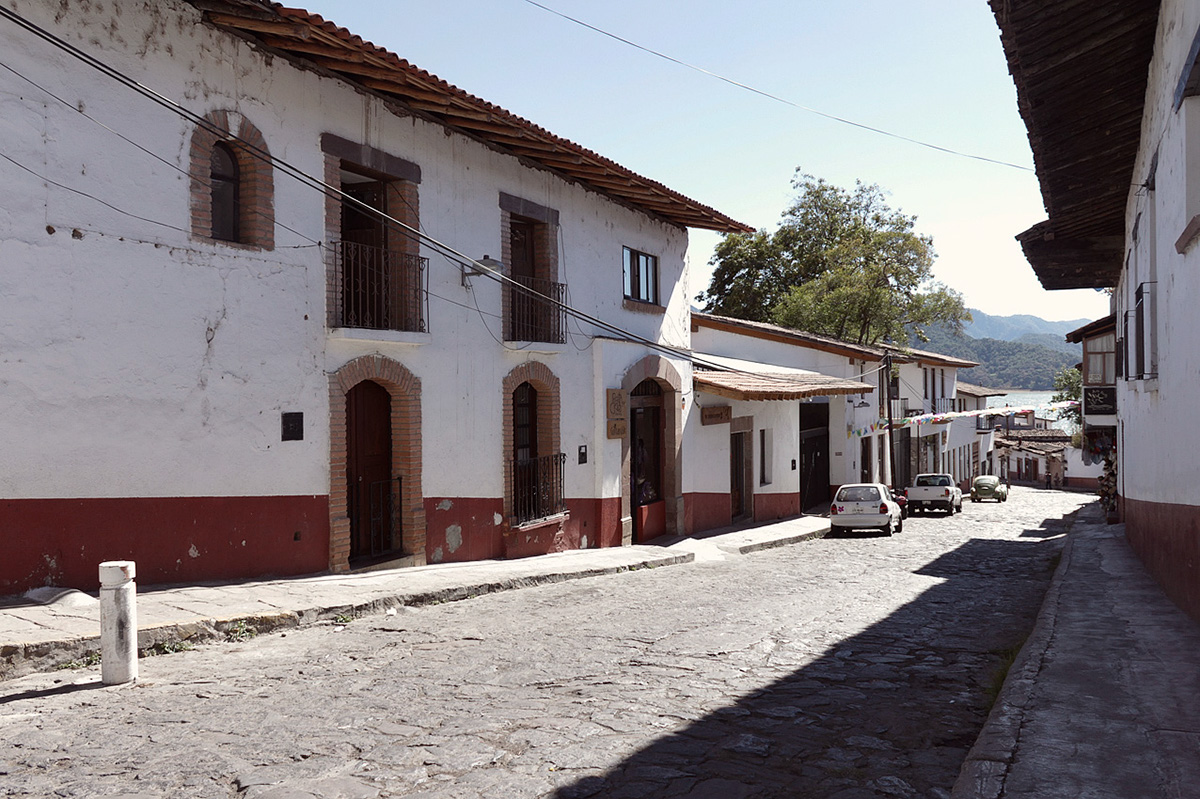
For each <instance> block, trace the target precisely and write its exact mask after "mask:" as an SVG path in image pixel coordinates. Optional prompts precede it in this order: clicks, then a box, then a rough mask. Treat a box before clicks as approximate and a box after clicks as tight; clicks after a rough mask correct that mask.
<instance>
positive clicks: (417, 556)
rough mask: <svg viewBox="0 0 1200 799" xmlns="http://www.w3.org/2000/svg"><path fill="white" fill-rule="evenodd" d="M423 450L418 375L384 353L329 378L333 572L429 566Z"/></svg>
mask: <svg viewBox="0 0 1200 799" xmlns="http://www.w3.org/2000/svg"><path fill="white" fill-rule="evenodd" d="M352 395H353V396H352ZM385 398H386V399H385ZM385 408H386V410H385ZM351 417H353V419H352V418H351ZM385 448H386V449H385ZM421 449H422V447H421V380H420V379H419V378H418V377H417V376H416V375H414V374H413V373H412V372H410V371H409V370H408V369H407V368H405V367H404V366H403V365H402V364H400V363H399V362H397V361H394V360H392V359H391V358H386V357H384V356H382V355H364V356H361V357H358V358H355V359H354V360H352V361H349V362H348V363H346V364H343V365H342V367H341V368H340V369H338V370H337V371H336V372H334V373H333V374H332V375H330V383H329V531H330V532H329V568H330V570H331V571H335V572H344V571H347V570H349V569H353V568H368V567H378V566H379V565H381V564H382V563H386V564H387V565H388V566H389V567H393V566H394V567H399V566H422V565H424V564H425V543H426V540H425V506H424V499H423V494H422V490H421V464H422V458H421ZM388 453H390V465H389V466H388V467H387V469H386V470H385V469H384V467H383V464H385V463H387V460H386V459H385V458H384V455H385V454H388ZM360 476H361V477H362V478H363V479H362V480H361V481H360V480H359V479H358V478H359V477H360ZM384 481H386V483H385V485H384V486H378V487H377V488H376V499H375V503H374V507H375V509H376V511H375V512H374V513H372V510H371V507H372V506H371V495H370V486H371V485H375V484H379V483H381V482H384ZM360 484H361V485H362V486H364V488H362V489H360V488H359V486H360ZM389 489H390V490H389ZM364 492H365V493H364ZM389 503H390V506H389ZM372 516H374V521H372ZM352 517H354V518H353V527H354V531H355V534H354V535H351V526H352ZM385 522H386V524H385ZM372 525H374V526H373V527H372ZM372 553H375V554H372ZM352 559H353V560H354V561H355V562H354V563H351V560H352Z"/></svg>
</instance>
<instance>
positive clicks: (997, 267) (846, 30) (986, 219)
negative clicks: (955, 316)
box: [287, 0, 1108, 320]
mask: <svg viewBox="0 0 1200 799" xmlns="http://www.w3.org/2000/svg"><path fill="white" fill-rule="evenodd" d="M539 2H541V3H542V4H543V5H546V6H549V7H550V8H553V9H555V10H557V11H560V12H561V13H563V14H567V15H570V16H572V17H575V18H577V19H580V20H582V21H584V22H587V23H589V24H591V25H594V26H596V27H598V28H602V29H604V30H606V31H609V32H610V33H613V34H615V35H618V36H621V37H623V38H625V39H629V40H631V41H633V42H636V43H638V44H640V45H643V46H645V47H648V48H651V49H654V50H657V51H660V52H662V53H665V54H668V55H670V56H672V57H674V58H676V59H679V60H681V61H685V62H687V63H689V64H694V65H696V66H699V67H702V68H704V69H707V70H709V71H711V72H715V73H719V74H721V75H724V76H726V77H728V78H731V79H734V80H736V81H738V82H740V83H744V84H747V85H750V86H753V87H755V88H757V89H759V90H761V91H764V92H767V93H770V94H773V95H776V96H779V97H782V98H785V99H787V100H789V101H791V102H793V103H796V104H799V105H803V106H808V107H810V108H814V109H817V110H820V111H823V112H825V113H828V114H833V115H836V116H839V117H844V118H847V119H851V120H854V121H856V122H860V123H862V124H864V125H869V126H871V127H875V128H882V129H885V130H889V131H892V132H894V133H897V134H899V135H902V136H905V137H908V138H912V139H919V140H922V141H927V142H930V143H932V144H936V145H939V146H942V147H947V148H950V149H954V150H959V151H963V152H968V153H972V154H977V155H981V156H984V157H987V158H992V159H997V160H1000V161H1008V162H1012V163H1014V164H1018V165H1021V166H1025V167H1031V166H1032V158H1031V156H1030V152H1029V143H1028V139H1027V137H1026V134H1025V128H1024V126H1023V124H1022V123H1021V119H1020V117H1019V115H1018V113H1017V105H1016V94H1015V91H1014V89H1013V84H1012V79H1011V78H1010V77H1009V75H1008V68H1007V65H1006V63H1005V61H1004V56H1003V53H1002V51H1001V47H1000V40H999V34H998V31H997V28H996V23H995V20H994V18H993V17H992V13H991V10H990V9H989V7H988V5H987V3H986V2H985V0H916V2H909V3H899V2H896V0H855V2H841V1H840V0H834V1H833V2H830V0H742V2H740V3H737V4H734V3H730V2H728V0H722V1H721V2H716V0H606V2H603V3H600V2H594V0H593V2H586V1H585V0H539ZM287 4H288V5H293V3H290V2H289V3H287ZM294 4H295V5H300V6H302V7H304V8H307V9H308V10H309V11H313V12H315V13H318V14H321V15H322V16H324V17H325V18H326V19H329V20H331V21H333V22H335V23H337V24H339V25H341V26H343V27H346V28H349V29H350V30H351V31H352V32H354V33H356V34H358V35H359V36H361V37H362V38H364V39H366V40H368V41H371V42H374V43H375V44H377V45H379V46H381V47H386V48H387V49H389V50H392V51H393V52H395V53H397V54H398V55H400V56H401V57H402V58H405V59H407V60H408V61H410V62H411V63H413V64H415V65H416V66H418V67H420V68H422V69H425V70H427V71H429V72H432V73H434V74H435V75H437V76H438V77H440V78H442V79H444V80H446V81H449V82H450V83H452V84H454V85H456V86H458V87H459V88H461V89H464V90H465V91H468V92H470V93H472V94H474V95H476V96H478V97H481V98H483V99H485V100H487V101H489V102H492V103H495V104H496V105H499V106H501V107H503V108H505V109H507V110H509V111H511V112H513V113H515V114H517V115H519V116H522V117H524V118H526V119H528V120H530V121H532V122H534V123H535V124H537V125H540V126H542V127H544V128H546V129H548V130H550V131H552V132H553V133H555V134H557V135H559V136H562V137H565V138H567V139H570V140H572V141H574V142H576V143H578V144H581V145H583V146H584V147H587V148H589V149H591V150H595V151H596V152H598V153H600V154H601V155H604V156H606V157H608V158H611V159H613V160H615V161H617V162H618V163H620V164H622V165H624V166H626V167H628V168H630V169H632V170H634V171H635V172H638V173H640V174H642V175H645V176H646V177H649V178H653V179H654V180H657V181H659V182H661V183H664V184H666V185H667V186H669V187H671V188H673V189H675V190H676V191H679V192H682V193H683V194H685V195H687V196H689V197H691V198H693V199H695V200H698V201H700V202H703V203H705V204H707V205H710V206H712V207H714V208H716V209H717V210H719V211H722V212H724V213H726V214H728V215H730V216H732V217H733V218H735V219H738V220H740V221H742V222H745V223H747V224H750V225H753V226H755V227H759V228H769V229H773V228H774V227H775V225H776V223H777V222H778V220H779V215H780V213H781V212H782V211H783V209H784V208H785V207H786V205H787V204H788V202H789V201H790V199H791V197H792V189H791V178H792V175H793V173H794V171H795V170H796V168H797V167H799V168H801V169H803V170H804V171H806V172H809V173H811V174H813V175H816V176H818V177H822V178H825V179H826V180H828V181H830V182H832V183H835V184H838V185H841V186H847V187H849V186H852V185H853V183H854V181H855V180H856V179H860V180H863V181H864V182H867V183H877V184H879V185H880V186H882V187H883V188H884V189H885V190H886V191H887V192H888V193H889V195H890V201H891V204H892V207H893V208H899V209H901V210H903V211H904V212H905V213H908V214H913V215H915V216H916V217H917V229H918V232H920V233H923V234H926V235H929V236H932V238H933V241H934V248H935V249H936V251H937V255H938V258H937V261H936V263H935V266H934V272H935V275H936V277H937V279H938V280H941V281H942V282H944V283H946V284H947V285H949V286H950V287H952V288H954V289H957V290H958V291H960V292H962V294H963V295H964V297H965V299H966V302H967V305H968V306H969V307H974V308H979V309H980V310H982V311H984V312H986V313H989V314H994V315H1010V314H1019V313H1028V314H1033V315H1036V316H1041V317H1043V318H1046V319H1054V320H1063V319H1076V318H1082V317H1086V318H1097V317H1100V316H1104V315H1105V314H1107V313H1108V300H1107V298H1106V297H1105V296H1104V295H1103V294H1099V293H1097V292H1095V291H1092V290H1090V289H1088V290H1077V291H1054V292H1047V291H1044V290H1043V289H1042V288H1041V285H1040V284H1039V283H1038V282H1037V278H1036V277H1035V276H1034V274H1033V270H1032V269H1031V268H1030V266H1029V264H1028V263H1027V262H1026V261H1025V259H1024V257H1023V256H1022V255H1021V250H1020V247H1019V246H1018V244H1017V243H1016V241H1015V240H1014V239H1013V236H1014V235H1015V234H1017V233H1019V232H1020V231H1022V230H1025V229H1026V228H1028V227H1029V226H1030V225H1033V224H1034V223H1036V222H1039V221H1042V220H1043V219H1045V218H1046V212H1045V209H1044V207H1043V205H1042V201H1041V195H1040V193H1039V191H1038V184H1037V179H1036V178H1035V176H1034V174H1033V172H1032V171H1025V170H1021V169H1014V168H1012V167H1007V166H998V165H996V164H990V163H984V162H980V161H977V160H973V159H969V158H963V157H958V156H953V155H948V154H945V153H941V152H936V151H934V150H931V149H928V148H925V147H921V146H918V145H914V144H910V143H908V142H904V141H900V140H897V139H894V138H889V137H885V136H881V135H879V134H876V133H871V132H868V131H864V130H860V129H857V128H854V127H850V126H847V125H844V124H841V123H838V122H834V121H831V120H829V119H824V118H822V117H820V116H817V115H815V114H812V113H809V112H807V111H803V110H800V109H798V108H794V107H790V106H787V105H784V104H782V103H779V102H776V101H774V100H771V99H768V98H765V97H762V96H759V95H756V94H752V93H750V92H747V91H745V90H744V89H740V88H737V87H735V86H731V85H729V84H727V83H723V82H721V81H719V80H717V79H715V78H712V77H709V76H707V75H703V74H701V73H698V72H695V71H692V70H689V69H687V68H685V67H682V66H679V65H677V64H673V63H670V62H668V61H665V60H663V59H661V58H658V57H656V56H653V55H650V54H648V53H645V52H642V51H640V50H636V49H634V48H631V47H630V46H629V45H626V44H622V43H620V42H617V41H614V40H613V39H611V38H608V37H606V36H604V35H602V34H599V33H596V32H595V31H592V30H588V29H586V28H584V27H581V26H579V25H577V24H575V23H573V22H569V21H567V20H564V19H562V18H560V17H558V16H555V15H553V14H551V13H548V12H547V11H545V10H543V9H541V8H538V7H536V6H534V5H531V4H530V3H528V2H525V0H439V1H438V2H419V3H418V2H412V1H411V0H307V2H296V3H294ZM690 237H691V246H690V248H689V252H688V258H689V262H690V267H691V286H690V294H691V296H693V297H694V296H695V295H696V294H697V293H698V292H699V291H701V290H702V289H703V288H705V287H706V286H707V284H708V279H709V276H710V274H711V267H710V266H709V265H708V260H709V258H710V256H711V252H712V248H713V246H714V244H715V243H716V241H717V240H718V235H717V234H712V233H708V232H707V231H695V230H693V231H691V232H690Z"/></svg>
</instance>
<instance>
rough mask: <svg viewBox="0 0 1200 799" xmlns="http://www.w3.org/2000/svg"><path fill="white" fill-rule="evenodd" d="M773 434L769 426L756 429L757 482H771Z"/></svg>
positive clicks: (766, 483)
mask: <svg viewBox="0 0 1200 799" xmlns="http://www.w3.org/2000/svg"><path fill="white" fill-rule="evenodd" d="M773 439H774V436H773V435H772V434H771V429H770V428H762V429H760V430H759V431H758V484H759V485H764V486H765V485H770V484H771V462H772V460H773V459H774V458H773V455H774V453H773V452H772V450H773V449H774V447H773V444H774V441H773Z"/></svg>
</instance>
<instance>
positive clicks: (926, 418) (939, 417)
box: [846, 400, 1079, 438]
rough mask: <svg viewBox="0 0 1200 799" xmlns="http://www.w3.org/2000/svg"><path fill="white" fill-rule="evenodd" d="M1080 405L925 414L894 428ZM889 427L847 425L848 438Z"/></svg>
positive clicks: (908, 418)
mask: <svg viewBox="0 0 1200 799" xmlns="http://www.w3.org/2000/svg"><path fill="white" fill-rule="evenodd" d="M1078 405H1079V400H1065V401H1063V402H1051V403H1048V404H1043V405H1005V406H1004V407H1001V408H980V409H979V410H974V411H947V412H945V413H923V414H920V415H918V416H906V417H904V418H903V419H895V420H893V422H894V423H893V425H892V427H893V428H894V429H896V430H900V429H902V428H905V427H911V426H913V425H918V424H946V423H947V422H950V421H952V420H954V419H965V418H967V417H971V416H1016V415H1018V414H1023V413H1029V412H1030V411H1059V410H1062V409H1064V408H1074V407H1077V406H1078ZM887 426H888V422H887V419H879V420H877V421H875V422H872V423H871V424H869V425H866V426H865V427H858V428H855V427H851V426H850V425H846V438H853V437H855V436H858V437H860V438H861V437H862V436H869V435H871V434H872V433H876V432H879V431H880V430H887Z"/></svg>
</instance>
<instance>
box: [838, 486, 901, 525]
mask: <svg viewBox="0 0 1200 799" xmlns="http://www.w3.org/2000/svg"><path fill="white" fill-rule="evenodd" d="M829 526H830V528H831V529H833V530H879V531H881V532H883V533H885V534H886V535H891V534H892V533H898V532H900V531H902V530H903V529H904V519H903V518H902V517H901V515H900V506H899V505H898V504H897V503H896V501H895V500H894V499H892V492H891V491H889V490H888V488H887V486H885V485H883V484H882V483H847V484H846V485H844V486H842V487H841V488H839V489H838V492H837V495H836V496H835V497H834V498H833V503H832V504H831V505H830V506H829Z"/></svg>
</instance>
